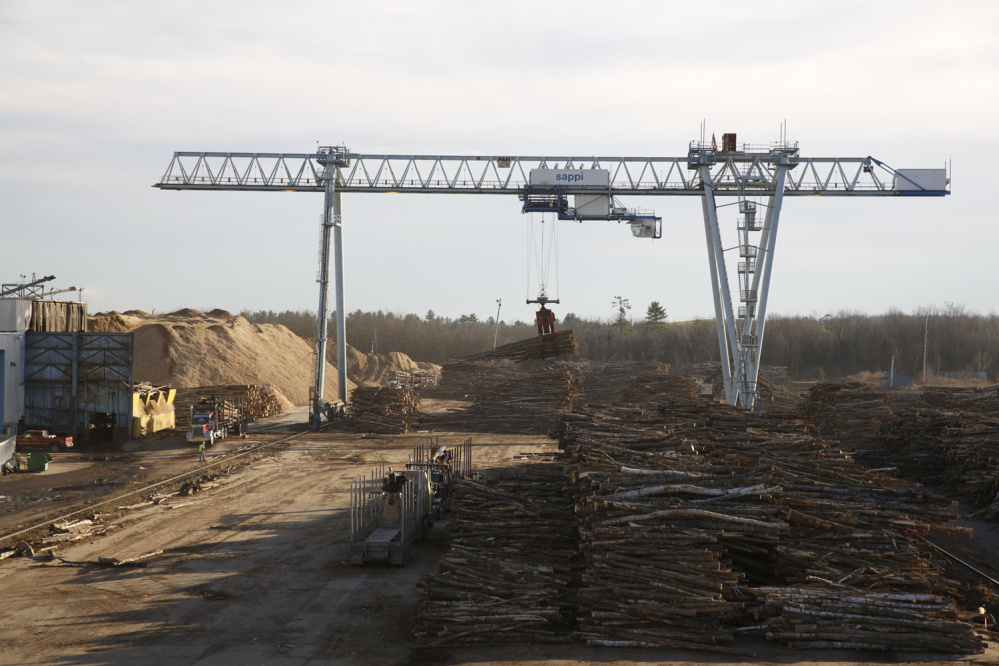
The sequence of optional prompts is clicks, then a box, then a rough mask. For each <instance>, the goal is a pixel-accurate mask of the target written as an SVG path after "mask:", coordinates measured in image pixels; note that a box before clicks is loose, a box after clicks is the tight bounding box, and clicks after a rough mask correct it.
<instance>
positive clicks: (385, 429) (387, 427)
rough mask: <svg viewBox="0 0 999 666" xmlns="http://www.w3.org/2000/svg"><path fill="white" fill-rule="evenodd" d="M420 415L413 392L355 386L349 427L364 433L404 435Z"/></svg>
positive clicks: (415, 393)
mask: <svg viewBox="0 0 999 666" xmlns="http://www.w3.org/2000/svg"><path fill="white" fill-rule="evenodd" d="M419 413H420V394H419V393H418V392H416V391H414V390H413V389H397V388H391V387H379V386H358V387H357V388H355V389H354V391H353V392H352V393H351V396H350V411H349V421H348V422H349V424H350V425H351V426H352V427H354V428H356V429H358V430H364V431H365V432H375V433H388V434H392V433H400V434H401V433H407V432H410V430H412V429H413V428H414V427H415V425H416V422H417V417H418V415H419Z"/></svg>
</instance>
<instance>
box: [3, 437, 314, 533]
mask: <svg viewBox="0 0 999 666" xmlns="http://www.w3.org/2000/svg"><path fill="white" fill-rule="evenodd" d="M329 425H332V424H327V425H326V426H323V427H322V428H320V429H319V431H318V432H323V431H324V430H325V429H326V428H328V427H329ZM315 432H317V431H315V430H304V431H302V432H296V433H293V434H291V435H288V436H287V437H282V438H280V439H276V440H274V441H270V442H262V443H260V444H253V445H249V446H246V447H243V448H240V449H235V450H233V451H228V452H226V453H224V454H222V455H220V456H217V457H216V459H214V460H211V461H206V462H205V463H204V464H202V465H199V466H198V467H197V468H195V469H192V470H188V471H186V472H182V473H180V474H175V475H173V476H170V477H168V478H166V479H160V480H158V481H154V482H153V483H148V484H146V485H144V486H141V487H139V488H133V489H130V490H127V491H125V492H122V493H120V494H116V495H115V496H114V497H110V498H108V499H104V500H101V501H99V502H94V503H92V504H87V506H86V507H84V508H82V509H76V510H74V511H71V512H69V513H65V514H62V515H60V516H55V517H48V518H45V519H44V520H41V521H39V522H35V523H33V524H31V525H29V526H28V527H22V528H19V529H18V530H16V531H14V532H9V533H7V534H2V535H0V547H9V546H11V545H13V544H14V543H16V540H17V539H18V538H19V537H24V536H26V535H30V534H31V533H32V532H35V531H38V530H43V529H45V528H47V527H49V526H51V525H52V524H54V523H57V522H66V521H68V520H70V519H72V518H75V517H77V516H80V515H81V514H86V513H93V512H94V511H95V510H96V509H97V508H99V507H101V506H105V505H107V504H112V503H118V502H121V501H123V500H125V499H127V498H129V497H133V496H135V495H143V494H145V493H148V492H149V491H151V490H155V489H156V488H159V487H162V486H169V485H171V484H176V483H180V482H182V481H185V480H187V479H189V478H195V477H198V476H201V475H203V474H205V473H206V472H208V471H211V470H212V469H218V468H220V467H222V466H223V465H229V464H232V462H233V461H236V460H238V459H240V458H244V457H248V456H250V455H253V454H256V453H260V452H261V451H263V450H265V449H268V448H273V447H276V446H278V445H281V444H286V443H288V442H290V441H292V440H294V439H296V438H298V437H302V436H303V435H308V434H313V433H315Z"/></svg>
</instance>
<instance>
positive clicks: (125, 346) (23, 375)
mask: <svg viewBox="0 0 999 666" xmlns="http://www.w3.org/2000/svg"><path fill="white" fill-rule="evenodd" d="M52 279H54V277H53V276H49V277H45V278H41V279H33V280H31V281H26V282H23V283H14V284H4V285H2V286H0V369H2V370H0V379H2V381H0V427H2V432H4V433H8V434H13V433H16V432H19V431H22V430H24V429H26V428H44V429H46V430H49V431H51V432H54V433H59V434H65V435H72V436H73V437H75V438H79V439H87V438H89V437H90V436H91V433H92V431H95V434H97V433H99V435H100V436H101V437H102V438H104V439H112V440H118V439H124V438H127V437H128V434H129V432H130V429H131V422H132V357H133V342H132V335H131V333H88V332H87V304H86V303H84V302H83V301H82V298H81V300H79V301H58V300H52V298H51V297H52V295H53V294H57V293H64V292H66V291H78V290H77V289H75V288H70V289H65V290H51V291H49V292H46V291H45V289H44V287H43V286H42V285H43V284H44V283H45V282H47V281H49V280H52ZM81 295H82V294H81Z"/></svg>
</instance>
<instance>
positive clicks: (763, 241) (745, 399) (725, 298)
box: [701, 165, 787, 409]
mask: <svg viewBox="0 0 999 666" xmlns="http://www.w3.org/2000/svg"><path fill="white" fill-rule="evenodd" d="M786 173H787V167H786V166H784V165H781V166H779V167H778V168H777V169H776V170H775V179H774V192H773V194H771V195H770V197H769V200H768V202H767V205H766V208H767V211H766V217H765V221H764V224H763V227H762V234H761V235H760V238H759V241H758V243H759V244H758V245H752V244H750V242H749V240H748V238H749V236H748V232H749V231H761V229H760V228H759V227H757V226H755V223H754V222H751V221H750V220H751V219H752V218H751V217H750V216H748V215H747V217H746V219H745V220H743V221H741V222H740V225H742V226H740V232H741V238H740V243H739V255H740V258H741V259H742V260H743V261H741V262H740V264H739V299H740V301H741V302H742V303H743V305H742V307H741V311H740V313H739V320H738V323H737V321H736V318H735V317H734V316H733V315H734V313H733V309H732V297H731V293H730V290H729V280H728V270H727V268H726V266H725V255H724V248H723V247H722V241H721V232H720V229H719V225H718V210H717V203H716V200H715V193H714V187H713V183H712V180H711V171H710V169H709V168H708V167H701V178H702V182H703V183H704V197H703V199H702V202H701V203H702V208H703V211H704V232H705V236H706V238H707V245H708V265H709V267H710V269H711V287H712V292H713V294H714V300H715V321H716V328H717V330H718V349H719V352H720V354H721V366H722V377H723V379H724V382H725V401H726V402H728V403H729V404H730V405H741V406H742V407H745V408H746V409H752V408H753V407H754V406H755V405H756V400H757V396H758V391H757V381H758V378H759V371H760V350H761V346H762V344H763V333H764V328H765V322H766V312H767V300H768V295H769V292H770V275H771V271H772V268H773V256H774V246H775V244H776V239H777V226H778V222H779V221H780V212H781V207H782V205H783V200H784V179H785V176H786ZM740 201H742V198H741V197H740ZM749 207H750V208H751V210H753V211H755V204H753V203H750V204H749ZM750 208H747V210H749V209H750ZM740 210H742V209H741V204H740ZM758 256H760V257H761V258H762V261H761V262H758V261H757V259H758Z"/></svg>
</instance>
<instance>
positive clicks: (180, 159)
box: [153, 141, 950, 419]
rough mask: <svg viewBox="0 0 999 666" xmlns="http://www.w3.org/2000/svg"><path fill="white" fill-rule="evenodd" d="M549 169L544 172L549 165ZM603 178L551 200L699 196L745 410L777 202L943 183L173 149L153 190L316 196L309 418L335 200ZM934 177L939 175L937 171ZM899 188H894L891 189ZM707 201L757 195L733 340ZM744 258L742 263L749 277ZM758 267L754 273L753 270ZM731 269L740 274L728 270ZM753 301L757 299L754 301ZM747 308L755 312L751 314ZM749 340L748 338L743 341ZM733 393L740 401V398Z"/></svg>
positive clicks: (718, 310)
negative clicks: (755, 247)
mask: <svg viewBox="0 0 999 666" xmlns="http://www.w3.org/2000/svg"><path fill="white" fill-rule="evenodd" d="M549 164H551V165H553V166H552V167H549ZM558 164H562V165H564V168H569V169H580V168H592V169H605V170H606V171H607V172H608V173H610V174H611V176H610V183H609V185H608V186H607V187H606V188H603V187H599V188H593V187H592V186H572V185H566V186H562V187H561V188H560V194H562V195H572V194H601V195H608V196H612V197H616V196H626V195H638V196H700V197H702V208H703V213H704V230H705V237H706V240H707V246H708V264H709V267H710V271H711V284H712V294H713V298H714V305H715V318H716V325H717V329H718V344H719V352H720V354H721V361H722V371H723V376H724V379H725V395H726V400H727V401H728V402H729V403H730V404H738V403H741V404H743V405H744V406H746V407H752V406H753V402H754V401H755V395H756V392H755V387H756V381H757V378H758V373H759V362H760V345H761V344H762V342H763V333H764V330H765V324H766V309H767V300H768V295H769V289H770V275H771V271H772V267H773V254H774V247H775V242H776V235H777V226H778V222H779V220H780V211H781V206H782V203H783V198H784V197H785V196H944V195H947V194H949V193H950V179H949V178H943V177H941V178H939V179H936V178H933V177H930V178H929V179H928V181H927V182H932V183H933V186H934V187H936V189H932V188H930V187H929V186H924V185H923V184H921V182H918V181H919V180H920V178H921V176H920V175H919V174H917V173H915V172H911V173H910V172H905V173H903V172H899V171H896V170H895V169H892V168H891V167H889V166H888V165H886V164H884V163H883V162H881V161H880V160H877V159H875V158H873V157H870V156H868V157H812V158H806V157H800V156H799V154H798V145H797V143H796V142H795V143H788V142H782V143H774V144H770V145H769V146H748V145H744V146H743V147H742V150H739V151H719V150H718V149H717V147H716V146H714V145H712V144H708V143H703V142H696V141H695V142H691V144H690V147H689V150H688V153H687V156H686V157H596V156H579V155H576V156H554V155H546V156H528V157H523V156H521V157H517V156H501V155H493V156H483V155H364V154H357V153H350V152H349V151H348V150H347V149H346V148H345V147H321V148H319V150H318V151H317V152H316V153H233V152H183V151H181V152H176V153H174V155H173V159H172V160H171V161H170V164H169V166H168V167H167V170H166V172H165V173H164V174H163V177H162V178H161V179H160V182H158V183H156V184H154V185H153V186H154V187H157V188H160V189H164V190H238V191H265V192H266V191H284V192H324V193H325V206H324V210H323V226H322V234H321V246H320V261H319V264H320V272H319V277H318V281H319V284H320V289H319V313H318V315H319V321H318V329H317V348H316V369H315V374H314V381H315V384H314V387H313V396H312V398H313V409H312V411H313V413H312V416H310V419H312V418H316V419H318V416H319V414H320V413H321V412H322V408H323V402H322V398H323V380H324V374H325V372H324V371H325V359H326V341H327V320H328V300H329V271H330V250H331V248H330V244H331V241H332V243H333V246H334V248H333V249H334V255H335V256H334V271H335V282H336V314H337V365H338V376H339V384H340V386H339V399H340V400H341V401H346V398H347V395H346V391H347V376H346V369H347V362H346V344H347V342H346V333H345V331H344V327H345V324H344V319H345V309H346V308H345V307H344V295H343V237H342V215H341V206H340V195H341V193H342V192H407V193H427V194H514V195H518V196H519V195H521V194H522V193H524V192H525V191H526V190H527V187H528V185H529V182H530V179H529V175H530V172H531V170H533V169H547V168H557V165H558ZM942 176H946V173H945V172H944V173H943V174H942ZM900 184H901V187H900V186H899V185H900ZM719 196H728V197H738V198H739V199H740V200H748V199H750V198H754V197H756V198H766V199H767V200H768V205H767V213H766V218H765V222H764V228H763V230H762V232H763V233H762V237H761V239H760V245H759V250H760V251H762V253H763V262H762V265H760V263H759V262H757V261H756V259H757V257H746V259H747V266H746V270H745V276H744V277H742V278H740V280H746V281H747V284H745V285H743V284H741V282H740V290H741V289H742V288H743V287H745V288H747V289H748V288H749V287H750V285H749V283H748V279H749V278H748V276H749V273H750V272H752V273H753V278H752V289H751V290H750V291H752V292H755V297H754V296H746V295H743V294H741V293H740V297H741V299H742V300H743V301H744V302H746V304H747V307H746V314H745V316H744V317H743V320H742V327H743V328H742V331H741V333H742V334H743V335H747V336H750V337H749V338H747V339H746V341H744V340H742V339H740V336H739V333H740V331H739V330H738V327H737V325H736V320H735V317H734V316H733V308H732V297H731V290H730V289H729V281H728V274H727V270H726V267H725V257H724V248H723V247H722V244H721V232H720V229H719V224H718V213H717V201H716V198H717V197H719ZM749 259H753V260H754V262H755V263H754V265H753V269H752V270H750V269H749ZM761 269H762V270H761ZM740 270H742V269H741V268H740ZM757 298H758V300H756V299H757ZM757 306H758V307H757ZM750 338H755V339H750ZM740 396H741V397H740Z"/></svg>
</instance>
